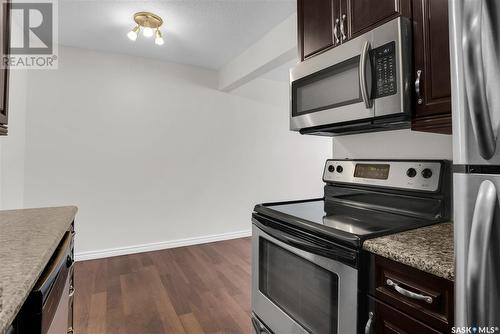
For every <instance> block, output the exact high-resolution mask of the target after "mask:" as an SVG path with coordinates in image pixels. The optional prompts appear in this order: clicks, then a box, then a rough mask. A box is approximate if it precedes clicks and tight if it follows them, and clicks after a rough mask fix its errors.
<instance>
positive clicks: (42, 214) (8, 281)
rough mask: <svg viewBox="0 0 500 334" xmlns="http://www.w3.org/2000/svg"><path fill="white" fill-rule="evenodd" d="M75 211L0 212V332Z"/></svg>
mask: <svg viewBox="0 0 500 334" xmlns="http://www.w3.org/2000/svg"><path fill="white" fill-rule="evenodd" d="M76 212H77V208H76V207H74V206H65V207H56V208H40V209H21V210H8V211H0V292H1V294H0V333H2V334H3V333H4V332H5V331H6V330H7V327H8V326H9V325H10V324H11V322H12V321H13V320H14V318H15V316H16V314H17V313H18V312H19V309H20V308H21V306H22V305H23V303H24V301H25V300H26V298H27V297H28V294H29V292H30V291H31V289H32V288H33V286H34V285H35V283H36V281H37V280H38V278H39V277H40V275H41V274H42V271H43V269H44V268H45V266H46V265H47V263H48V261H49V259H50V258H51V256H52V254H53V253H54V251H55V250H56V248H57V245H58V244H59V242H60V241H61V239H62V237H63V235H64V233H65V232H66V231H67V230H68V228H69V227H70V225H71V223H72V222H73V219H74V218H75V215H76Z"/></svg>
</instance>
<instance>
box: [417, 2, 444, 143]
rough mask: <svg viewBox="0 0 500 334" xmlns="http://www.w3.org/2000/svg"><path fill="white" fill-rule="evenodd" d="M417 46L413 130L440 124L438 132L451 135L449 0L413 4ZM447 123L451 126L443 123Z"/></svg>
mask: <svg viewBox="0 0 500 334" xmlns="http://www.w3.org/2000/svg"><path fill="white" fill-rule="evenodd" d="M413 45H414V48H413V50H414V62H415V69H414V71H415V73H414V76H415V80H416V82H415V99H414V104H415V117H414V122H413V125H412V129H414V130H425V129H426V128H427V129H429V128H432V126H433V122H434V121H433V120H436V122H441V124H440V126H439V127H438V128H439V129H440V131H437V132H440V133H451V84H450V50H449V31H448V0H415V1H413ZM417 81H418V83H419V84H418V85H417ZM417 86H418V87H419V88H418V90H417ZM446 119H448V120H449V124H447V125H446V124H444V123H443V120H446ZM424 123H425V124H424ZM431 131H432V130H431Z"/></svg>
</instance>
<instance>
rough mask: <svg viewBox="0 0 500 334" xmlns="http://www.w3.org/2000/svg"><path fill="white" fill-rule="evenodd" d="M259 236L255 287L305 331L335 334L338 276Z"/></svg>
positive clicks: (317, 333) (318, 333)
mask: <svg viewBox="0 0 500 334" xmlns="http://www.w3.org/2000/svg"><path fill="white" fill-rule="evenodd" d="M259 239H260V241H259V290H260V291H261V292H262V293H263V294H264V295H265V296H266V297H267V298H269V299H270V300H271V301H272V302H273V303H274V304H276V305H277V306H279V307H280V308H281V309H282V310H283V311H284V312H286V313H287V314H288V315H289V316H290V317H291V318H293V319H294V320H295V321H296V322H297V323H299V324H300V325H302V327H304V328H305V329H306V330H307V331H309V332H311V333H316V334H323V333H325V334H336V333H337V321H338V284H339V278H338V276H337V275H336V274H334V273H332V272H330V271H328V270H326V269H324V268H322V267H320V266H318V265H316V264H314V263H312V262H310V261H308V260H305V259H303V258H301V257H299V256H297V255H295V254H293V253H291V252H289V251H287V250H285V249H283V248H281V247H279V246H277V245H276V244H273V243H272V242H269V241H268V240H266V239H263V238H259Z"/></svg>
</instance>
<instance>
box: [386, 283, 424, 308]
mask: <svg viewBox="0 0 500 334" xmlns="http://www.w3.org/2000/svg"><path fill="white" fill-rule="evenodd" d="M386 283H387V285H388V286H390V287H393V288H394V290H396V291H397V292H398V293H399V294H401V295H403V296H405V297H408V298H411V299H416V300H423V301H425V302H426V303H428V304H432V297H431V296H425V295H421V294H419V293H415V292H411V291H409V290H406V289H405V288H402V287H400V286H399V285H398V284H396V283H394V282H393V281H392V280H391V279H388V280H387V281H386Z"/></svg>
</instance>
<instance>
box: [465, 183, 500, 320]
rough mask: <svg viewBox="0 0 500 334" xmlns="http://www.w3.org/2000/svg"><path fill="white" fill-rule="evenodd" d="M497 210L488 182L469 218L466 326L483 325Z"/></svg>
mask: <svg viewBox="0 0 500 334" xmlns="http://www.w3.org/2000/svg"><path fill="white" fill-rule="evenodd" d="M496 207H497V189H496V187H495V184H494V183H493V182H491V181H489V180H485V181H483V182H482V183H481V185H480V187H479V191H478V195H477V199H476V204H475V207H474V214H473V216H472V225H471V233H470V239H469V250H468V256H467V268H466V298H467V307H468V312H467V313H468V319H467V321H468V323H469V324H471V325H474V326H482V325H486V324H485V321H486V319H485V317H487V316H486V314H488V310H487V306H486V305H487V303H486V300H487V299H488V298H487V294H488V291H487V287H486V285H487V282H486V277H487V273H486V270H487V262H488V256H489V254H488V250H489V248H490V240H491V230H492V225H493V222H494V216H495V208H496Z"/></svg>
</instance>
